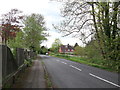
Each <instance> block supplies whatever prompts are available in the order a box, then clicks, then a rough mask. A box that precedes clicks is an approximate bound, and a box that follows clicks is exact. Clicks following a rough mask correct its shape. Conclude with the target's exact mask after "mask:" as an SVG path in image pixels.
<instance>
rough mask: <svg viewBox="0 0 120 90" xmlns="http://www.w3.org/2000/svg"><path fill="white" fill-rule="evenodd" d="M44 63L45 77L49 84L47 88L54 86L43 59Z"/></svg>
mask: <svg viewBox="0 0 120 90" xmlns="http://www.w3.org/2000/svg"><path fill="white" fill-rule="evenodd" d="M42 65H43V67H44V72H45V76H44V77H45V80H46V86H47V88H52V82H51V80H50V78H49V75H48V72H47V70H46V68H45V65H44V62H43V61H42Z"/></svg>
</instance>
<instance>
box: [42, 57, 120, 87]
mask: <svg viewBox="0 0 120 90" xmlns="http://www.w3.org/2000/svg"><path fill="white" fill-rule="evenodd" d="M40 56H41V58H42V60H43V62H44V64H45V66H46V69H47V71H48V73H49V76H50V78H51V80H52V83H53V85H54V87H55V88H119V87H120V85H118V74H117V73H112V72H108V71H105V70H102V69H98V68H95V67H91V66H87V65H84V64H79V63H76V62H72V61H69V60H65V59H60V58H56V57H51V56H45V55H40Z"/></svg>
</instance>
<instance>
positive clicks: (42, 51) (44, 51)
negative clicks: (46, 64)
mask: <svg viewBox="0 0 120 90" xmlns="http://www.w3.org/2000/svg"><path fill="white" fill-rule="evenodd" d="M47 52H48V49H47V48H46V47H44V46H42V47H41V48H40V53H41V54H46V53H47Z"/></svg>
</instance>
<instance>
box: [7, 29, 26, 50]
mask: <svg viewBox="0 0 120 90" xmlns="http://www.w3.org/2000/svg"><path fill="white" fill-rule="evenodd" d="M8 46H9V47H11V48H13V49H15V48H25V45H24V33H23V31H19V32H17V34H16V37H15V38H14V39H12V40H9V43H8Z"/></svg>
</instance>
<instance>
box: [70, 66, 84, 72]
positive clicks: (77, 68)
mask: <svg viewBox="0 0 120 90" xmlns="http://www.w3.org/2000/svg"><path fill="white" fill-rule="evenodd" d="M70 67H73V68H75V69H77V70H79V71H82V70H81V69H79V68H77V67H75V66H73V65H70Z"/></svg>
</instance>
